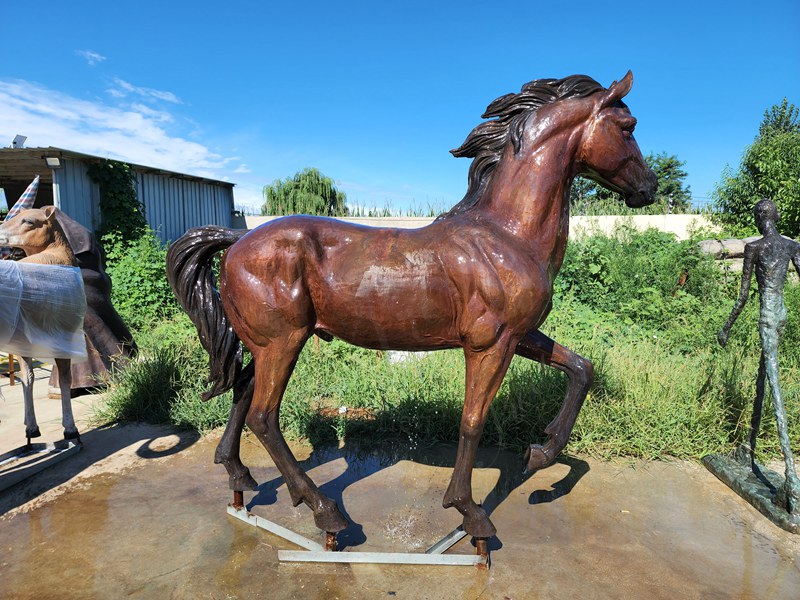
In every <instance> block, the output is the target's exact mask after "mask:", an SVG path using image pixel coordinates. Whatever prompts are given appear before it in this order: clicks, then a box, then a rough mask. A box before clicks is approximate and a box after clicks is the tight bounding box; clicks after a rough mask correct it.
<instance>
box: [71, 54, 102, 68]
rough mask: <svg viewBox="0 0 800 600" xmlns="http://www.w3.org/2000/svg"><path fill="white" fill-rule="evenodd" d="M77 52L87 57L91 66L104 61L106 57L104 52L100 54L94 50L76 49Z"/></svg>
mask: <svg viewBox="0 0 800 600" xmlns="http://www.w3.org/2000/svg"><path fill="white" fill-rule="evenodd" d="M75 54H77V55H78V56H81V57H83V58H85V59H86V62H88V63H89V66H90V67H93V66H95V65H96V64H98V63H101V62H103V61H104V60H105V59H106V57H105V56H103V55H102V54H98V53H97V52H93V51H92V50H75Z"/></svg>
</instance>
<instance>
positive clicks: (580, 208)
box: [570, 152, 692, 215]
mask: <svg viewBox="0 0 800 600" xmlns="http://www.w3.org/2000/svg"><path fill="white" fill-rule="evenodd" d="M644 160H645V162H646V163H647V165H648V166H649V167H650V168H651V169H653V172H654V173H655V174H656V177H658V188H657V189H656V201H655V202H654V203H653V204H652V205H650V206H647V207H645V208H644V209H635V211H634V210H630V211H629V209H628V208H627V206H626V205H625V203H624V201H623V200H622V198H621V197H620V195H619V194H617V193H615V192H611V191H609V190H607V189H606V188H604V187H603V186H601V185H600V184H598V183H595V182H594V181H591V180H588V179H584V178H583V177H576V178H575V181H574V182H573V184H572V189H571V190H570V206H571V208H572V212H573V213H574V214H576V215H582V214H593V215H598V214H602V215H618V214H627V213H628V212H630V213H631V214H637V213H638V214H664V213H667V212H669V213H683V212H687V211H688V210H689V209H690V208H691V207H690V203H691V199H692V192H691V188H690V187H689V186H688V185H686V176H687V173H686V171H684V170H683V166H684V165H685V164H686V162H685V161H682V160H679V159H678V157H677V156H675V155H674V154H667V153H666V152H661V153H659V154H653V153H650V154H648V155H647V156H645V157H644Z"/></svg>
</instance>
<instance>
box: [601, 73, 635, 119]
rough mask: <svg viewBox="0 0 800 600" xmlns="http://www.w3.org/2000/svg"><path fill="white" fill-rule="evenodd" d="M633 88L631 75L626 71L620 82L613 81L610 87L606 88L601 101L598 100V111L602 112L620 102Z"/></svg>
mask: <svg viewBox="0 0 800 600" xmlns="http://www.w3.org/2000/svg"><path fill="white" fill-rule="evenodd" d="M632 86H633V73H631V72H630V71H628V72H627V73H626V74H625V77H623V78H622V79H621V80H620V81H615V82H614V83H612V84H611V87H610V88H608V89H607V90H606V91H605V93H604V94H603V97H602V99H601V100H600V106H599V108H598V110H603V109H604V108H608V107H609V106H611V105H612V104H614V103H615V102H617V101H619V100H622V99H623V98H624V97H625V96H627V95H628V92H630V91H631V87H632Z"/></svg>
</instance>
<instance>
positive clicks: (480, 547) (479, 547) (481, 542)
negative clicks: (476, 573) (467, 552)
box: [475, 538, 489, 559]
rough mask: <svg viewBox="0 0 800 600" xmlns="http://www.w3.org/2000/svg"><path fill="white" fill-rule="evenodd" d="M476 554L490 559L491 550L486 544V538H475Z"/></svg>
mask: <svg viewBox="0 0 800 600" xmlns="http://www.w3.org/2000/svg"><path fill="white" fill-rule="evenodd" d="M475 554H477V555H478V556H481V557H483V558H484V559H486V558H488V557H489V548H488V545H487V544H486V538H475Z"/></svg>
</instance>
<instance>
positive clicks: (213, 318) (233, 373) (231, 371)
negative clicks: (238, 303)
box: [167, 225, 247, 400]
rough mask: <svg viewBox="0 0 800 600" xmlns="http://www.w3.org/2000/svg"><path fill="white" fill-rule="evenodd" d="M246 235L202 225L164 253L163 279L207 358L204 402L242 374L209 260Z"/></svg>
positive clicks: (236, 340)
mask: <svg viewBox="0 0 800 600" xmlns="http://www.w3.org/2000/svg"><path fill="white" fill-rule="evenodd" d="M245 233H247V231H245V230H237V229H227V228H225V227H215V226H212V225H206V226H205V227H195V228H193V229H190V230H189V231H187V232H186V233H185V234H184V235H183V236H182V237H181V238H179V239H178V240H176V241H175V242H173V243H172V244H171V245H170V247H169V250H168V251H167V279H168V280H169V285H170V287H171V288H172V291H173V293H174V294H175V297H176V298H177V299H178V302H179V303H180V305H181V306H182V307H183V309H184V310H185V311H186V313H187V314H188V315H189V318H190V319H191V320H192V323H194V326H195V327H196V328H197V333H198V334H199V336H200V343H201V344H202V345H203V348H205V350H206V352H208V356H209V367H210V374H209V376H208V383H209V384H211V388H210V389H209V390H207V391H206V392H205V393H203V400H208V399H210V398H213V397H214V396H218V395H219V394H222V393H224V392H226V391H228V390H229V389H231V388H232V387H233V386H234V385H235V384H236V382H237V379H238V378H239V375H240V373H241V371H242V343H241V341H240V340H239V337H238V336H237V335H236V333H234V331H233V328H232V327H231V324H230V320H229V319H228V316H227V315H226V314H225V311H224V309H223V307H222V299H221V298H220V295H219V290H218V289H217V278H216V275H215V274H214V258H215V256H216V255H217V253H218V252H221V251H222V250H224V249H226V248H228V247H229V246H232V245H233V244H234V243H235V242H236V241H238V240H239V239H240V238H241V237H242V236H243V235H244V234H245Z"/></svg>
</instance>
